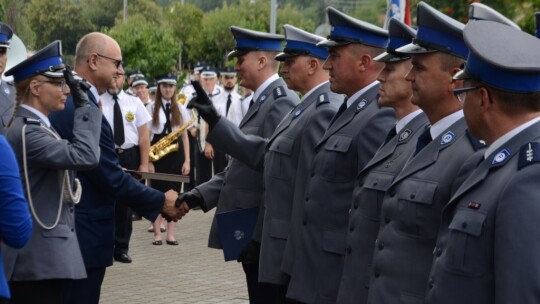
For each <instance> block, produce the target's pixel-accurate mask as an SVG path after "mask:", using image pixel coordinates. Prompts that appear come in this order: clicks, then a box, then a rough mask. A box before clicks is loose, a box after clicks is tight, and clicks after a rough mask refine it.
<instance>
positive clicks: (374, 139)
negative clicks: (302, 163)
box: [287, 7, 395, 303]
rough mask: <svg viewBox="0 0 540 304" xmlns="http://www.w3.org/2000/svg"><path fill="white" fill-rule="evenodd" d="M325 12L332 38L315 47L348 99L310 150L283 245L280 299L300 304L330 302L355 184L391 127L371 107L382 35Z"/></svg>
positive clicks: (390, 120) (389, 114)
mask: <svg viewBox="0 0 540 304" xmlns="http://www.w3.org/2000/svg"><path fill="white" fill-rule="evenodd" d="M327 12H328V19H329V21H330V24H331V25H332V32H331V33H330V35H329V36H328V38H327V39H326V40H323V41H322V42H320V43H319V45H322V46H325V47H328V49H329V50H328V51H329V56H328V58H327V60H326V62H325V63H324V66H323V67H324V68H325V69H326V70H328V71H329V73H330V87H331V89H332V91H333V92H335V93H340V94H345V95H346V96H347V97H348V99H346V100H345V101H344V103H343V104H342V105H341V107H340V109H339V110H338V112H337V113H336V115H335V116H334V118H333V119H332V121H331V122H330V125H329V127H328V128H327V129H326V132H325V134H324V135H323V137H322V139H321V141H319V143H318V144H317V145H316V146H315V156H314V158H313V164H312V168H311V172H310V173H309V176H308V181H307V186H306V189H305V192H304V195H303V202H302V206H301V208H302V209H301V211H300V212H299V214H301V216H300V218H298V219H295V220H298V228H297V229H298V230H299V232H298V233H299V234H298V237H297V238H295V239H293V240H290V242H291V244H290V245H291V246H294V247H293V249H294V252H293V253H294V257H293V260H292V262H291V263H290V264H288V266H289V267H290V268H289V269H288V271H290V274H291V280H290V284H289V290H288V292H287V297H288V298H290V299H293V300H295V301H300V302H305V303H333V302H335V301H336V298H337V290H338V287H339V281H340V278H341V273H342V269H343V261H344V258H345V247H346V238H347V223H348V216H349V208H350V206H351V198H352V192H353V189H354V185H355V178H356V175H357V174H358V172H360V170H361V169H362V168H363V167H364V166H365V165H366V164H367V163H368V162H369V161H370V160H371V158H372V157H373V155H374V154H375V152H376V151H377V149H378V148H379V146H380V145H381V144H382V142H383V141H384V138H385V137H386V134H387V133H388V131H389V130H390V129H391V128H392V126H393V125H394V124H395V116H394V111H393V110H392V109H391V108H381V107H380V106H379V104H378V103H377V97H378V92H379V82H378V81H377V76H378V75H379V73H380V72H381V70H382V69H383V67H384V64H383V63H379V62H375V61H373V57H376V56H377V55H379V54H381V53H382V52H383V51H384V48H385V47H386V45H387V43H388V32H387V31H386V30H383V29H382V28H379V27H377V26H374V25H372V24H369V23H366V22H363V21H360V20H357V19H354V18H352V17H350V16H347V15H345V14H343V13H342V12H339V11H337V10H336V9H334V8H332V7H329V8H328V10H327ZM293 227H296V226H295V223H293ZM288 245H289V244H288Z"/></svg>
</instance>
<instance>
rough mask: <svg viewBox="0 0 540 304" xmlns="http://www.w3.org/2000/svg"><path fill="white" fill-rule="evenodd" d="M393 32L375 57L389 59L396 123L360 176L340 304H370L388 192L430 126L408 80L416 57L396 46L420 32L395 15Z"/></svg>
mask: <svg viewBox="0 0 540 304" xmlns="http://www.w3.org/2000/svg"><path fill="white" fill-rule="evenodd" d="M388 32H389V36H390V41H389V42H388V46H387V47H386V52H385V53H382V54H381V55H379V56H377V57H375V58H374V59H373V60H375V61H379V62H384V63H385V68H384V69H383V70H382V72H381V73H380V74H379V77H378V80H379V81H380V82H381V86H380V88H379V100H378V103H379V104H380V105H382V106H388V107H392V108H394V111H395V113H396V118H397V123H396V125H395V126H394V127H393V128H392V129H391V130H390V132H389V133H388V135H387V136H386V140H385V143H384V144H383V145H382V146H381V148H380V149H379V150H378V151H377V153H376V154H375V156H374V157H373V159H372V160H371V161H370V162H369V163H368V164H367V165H366V166H365V167H364V168H363V169H362V171H361V172H360V174H359V175H358V177H357V184H356V185H357V186H356V187H355V189H354V192H353V202H352V205H351V209H350V210H351V211H350V215H349V233H348V235H347V255H346V257H345V265H344V267H343V275H342V276H341V283H340V285H339V293H338V300H337V303H366V302H367V292H368V289H367V287H368V285H369V265H370V263H371V257H372V254H373V249H374V246H375V238H376V237H377V233H378V232H379V226H380V210H381V204H382V199H383V197H384V192H385V191H386V190H388V187H390V185H391V183H392V180H393V179H394V178H395V177H396V175H397V174H398V173H399V172H400V171H401V169H402V168H403V166H404V165H405V163H406V161H407V160H408V159H409V157H410V156H411V154H412V153H413V152H414V149H415V147H416V140H417V139H418V136H419V135H420V134H421V133H422V132H423V131H424V129H425V127H426V126H427V125H428V120H427V117H426V115H425V114H424V113H423V112H422V110H420V109H419V108H418V106H417V105H414V104H413V103H411V98H412V89H411V86H410V83H409V82H408V81H407V80H406V79H405V74H407V72H408V71H409V70H410V69H411V60H410V59H411V57H410V56H408V55H405V54H399V53H396V49H397V48H399V47H401V46H403V45H406V44H408V43H409V42H410V41H411V40H412V39H413V38H414V37H415V36H416V31H415V30H413V29H412V28H411V27H409V26H407V25H406V24H404V23H403V22H401V21H399V20H397V19H391V20H390V22H389V26H388Z"/></svg>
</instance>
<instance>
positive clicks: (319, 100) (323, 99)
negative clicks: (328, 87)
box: [316, 93, 330, 107]
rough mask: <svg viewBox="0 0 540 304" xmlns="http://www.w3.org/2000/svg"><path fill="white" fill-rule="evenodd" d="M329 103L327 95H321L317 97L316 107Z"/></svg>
mask: <svg viewBox="0 0 540 304" xmlns="http://www.w3.org/2000/svg"><path fill="white" fill-rule="evenodd" d="M329 102H330V98H329V97H328V94H327V93H321V95H319V97H318V98H317V105H316V106H317V107H318V106H319V105H322V104H324V103H329Z"/></svg>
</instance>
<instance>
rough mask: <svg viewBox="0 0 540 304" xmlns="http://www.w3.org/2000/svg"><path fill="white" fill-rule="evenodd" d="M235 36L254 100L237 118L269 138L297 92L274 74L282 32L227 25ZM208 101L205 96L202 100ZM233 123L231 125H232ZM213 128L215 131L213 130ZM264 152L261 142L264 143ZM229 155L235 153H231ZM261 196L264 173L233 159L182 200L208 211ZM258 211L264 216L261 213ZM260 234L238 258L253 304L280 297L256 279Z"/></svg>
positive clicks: (215, 120) (245, 204)
mask: <svg viewBox="0 0 540 304" xmlns="http://www.w3.org/2000/svg"><path fill="white" fill-rule="evenodd" d="M231 32H232V34H233V36H234V38H235V40H236V46H235V49H234V50H233V51H232V52H231V53H229V58H232V57H237V58H238V59H237V63H236V66H235V68H236V71H237V72H238V74H239V75H240V78H241V79H242V82H241V85H244V86H246V87H248V88H250V89H252V90H253V91H255V93H254V97H253V103H252V106H251V107H250V108H249V110H248V112H247V113H246V116H244V118H243V120H242V122H241V123H240V126H239V128H240V130H241V131H242V132H244V133H245V134H248V135H253V136H257V137H261V138H265V139H268V138H270V137H271V136H272V134H273V133H274V130H275V129H276V127H277V126H278V124H279V123H280V121H281V120H282V119H283V117H284V116H285V115H286V114H287V113H288V112H289V111H290V110H291V109H292V108H293V107H294V106H296V105H297V104H298V102H299V99H298V96H297V95H296V93H294V92H293V91H291V90H289V89H288V88H287V86H286V84H285V82H284V81H283V79H281V78H280V77H279V76H278V74H277V71H278V68H279V63H278V62H277V61H276V60H275V59H274V57H275V56H276V55H277V53H278V52H279V51H280V50H281V42H282V41H283V38H284V37H283V36H281V35H275V34H268V33H263V32H258V31H253V30H248V29H244V28H240V27H236V26H232V27H231ZM194 87H195V88H196V89H197V96H203V97H205V96H206V93H205V92H204V90H203V89H202V87H200V85H199V84H198V83H194ZM206 101H207V100H206ZM211 109H212V111H214V113H213V114H214V115H211V116H207V117H206V118H207V119H206V120H207V122H208V125H209V128H210V133H209V134H208V137H207V140H208V141H209V142H217V141H218V138H219V137H220V136H221V135H220V130H221V128H220V127H218V126H217V125H220V124H224V123H228V121H227V119H226V117H221V116H219V114H218V113H217V112H216V109H215V108H213V107H212V108H211ZM231 126H234V125H232V124H231ZM214 129H215V131H216V132H213V131H214ZM236 149H237V150H242V151H238V152H242V153H245V152H248V153H250V154H251V153H256V152H255V151H249V150H248V149H245V148H244V147H236ZM262 149H263V151H264V146H263V147H262ZM231 154H233V153H232V152H231ZM262 198H263V175H262V172H260V171H259V170H256V169H255V168H253V167H252V166H248V165H246V164H244V163H242V162H240V160H238V159H235V158H233V159H231V160H230V161H229V164H228V166H227V168H226V169H225V171H223V172H220V173H218V174H216V175H214V177H213V178H212V179H211V180H210V181H208V182H206V183H204V184H202V185H199V186H197V187H196V188H195V189H193V190H192V191H190V192H187V193H185V194H183V195H182V196H181V197H180V199H181V200H185V201H187V202H188V203H189V206H190V207H194V206H197V205H199V206H201V208H202V209H203V210H204V211H205V212H207V211H209V210H211V209H212V208H214V207H217V210H216V213H220V212H224V211H229V210H235V209H246V208H251V207H260V210H261V212H264V208H263V206H262V205H261V200H262ZM261 216H262V215H261ZM260 242H261V237H260V234H258V233H254V234H253V241H252V242H251V243H249V244H248V246H247V247H246V248H245V249H244V253H243V254H242V255H241V257H240V258H239V262H241V263H242V268H243V269H244V272H245V273H246V281H247V285H248V293H249V298H250V301H251V302H252V303H276V302H277V301H279V295H280V294H282V293H283V292H281V291H280V290H279V288H280V286H276V285H274V284H265V283H262V282H259V281H258V280H259V247H260V245H259V244H260ZM208 245H209V247H212V248H221V247H222V246H221V242H220V239H219V230H218V227H217V223H216V219H215V218H214V222H213V223H212V228H211V230H210V237H209V241H208Z"/></svg>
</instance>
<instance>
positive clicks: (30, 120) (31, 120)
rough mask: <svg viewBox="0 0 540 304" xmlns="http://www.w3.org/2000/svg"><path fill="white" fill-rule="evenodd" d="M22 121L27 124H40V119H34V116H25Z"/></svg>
mask: <svg viewBox="0 0 540 304" xmlns="http://www.w3.org/2000/svg"><path fill="white" fill-rule="evenodd" d="M24 123H25V124H27V125H40V124H41V120H39V119H35V118H30V117H25V118H24Z"/></svg>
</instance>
